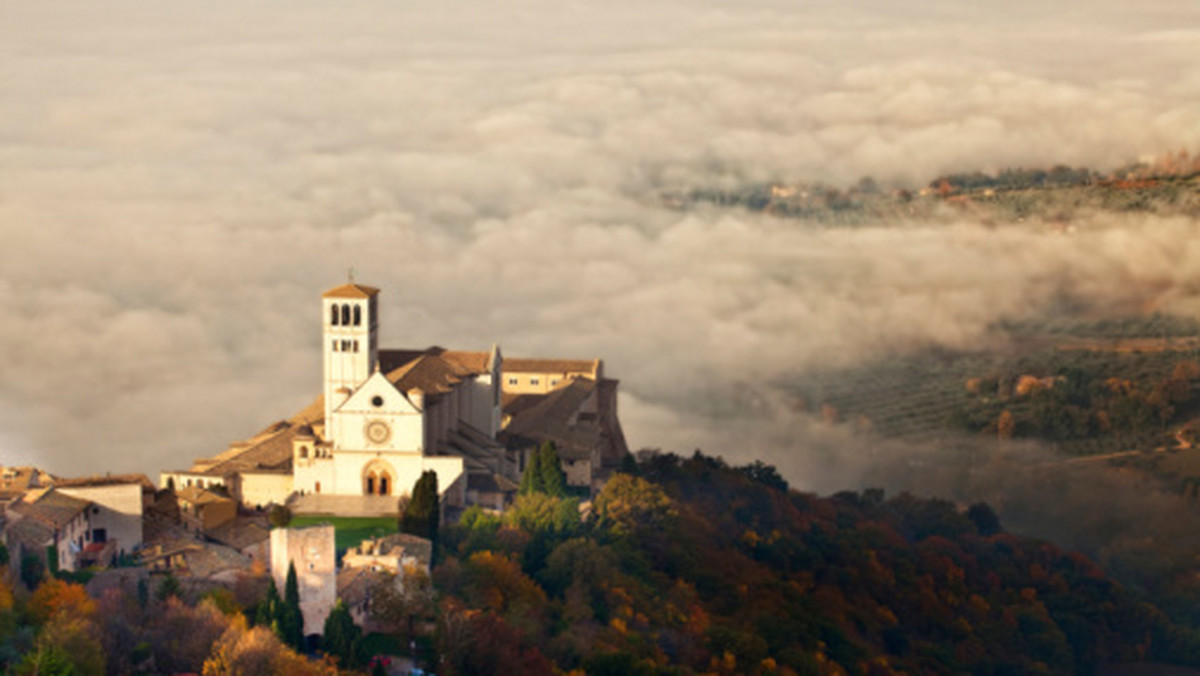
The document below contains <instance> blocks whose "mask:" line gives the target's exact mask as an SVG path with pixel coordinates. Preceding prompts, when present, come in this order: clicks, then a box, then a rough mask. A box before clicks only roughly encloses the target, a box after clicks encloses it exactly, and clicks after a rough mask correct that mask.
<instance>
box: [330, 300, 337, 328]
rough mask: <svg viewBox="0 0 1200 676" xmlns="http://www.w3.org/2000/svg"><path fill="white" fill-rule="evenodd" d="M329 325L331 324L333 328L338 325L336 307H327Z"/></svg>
mask: <svg viewBox="0 0 1200 676" xmlns="http://www.w3.org/2000/svg"><path fill="white" fill-rule="evenodd" d="M329 323H330V324H333V325H334V326H337V325H338V306H337V305H330V306H329Z"/></svg>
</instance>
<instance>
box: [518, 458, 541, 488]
mask: <svg viewBox="0 0 1200 676" xmlns="http://www.w3.org/2000/svg"><path fill="white" fill-rule="evenodd" d="M541 461H542V455H541V451H537V450H535V451H533V452H532V453H530V454H529V464H527V465H525V473H524V474H522V475H521V487H520V488H519V489H517V495H529V494H531V493H541V492H543V491H544V490H545V487H544V486H543V485H542V462H541Z"/></svg>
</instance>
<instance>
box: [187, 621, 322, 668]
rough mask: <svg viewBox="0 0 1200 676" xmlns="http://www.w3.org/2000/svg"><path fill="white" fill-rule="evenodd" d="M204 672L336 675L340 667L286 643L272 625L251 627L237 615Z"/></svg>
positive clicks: (214, 650)
mask: <svg viewBox="0 0 1200 676" xmlns="http://www.w3.org/2000/svg"><path fill="white" fill-rule="evenodd" d="M201 673H202V674H203V676H242V675H244V674H287V675H288V676H336V674H337V673H338V671H337V667H336V666H334V665H333V664H330V663H328V662H320V661H312V660H309V659H307V658H305V657H304V656H302V655H298V654H296V653H295V652H294V651H293V650H291V649H290V648H288V647H287V646H286V645H284V644H283V643H282V642H281V641H280V640H279V637H278V636H276V635H275V634H274V632H272V631H271V630H270V629H269V628H267V627H262V626H255V627H254V628H252V629H247V627H246V623H245V621H244V620H243V619H242V618H234V621H233V622H231V623H230V626H229V628H228V629H227V630H226V631H225V633H224V634H222V635H221V638H220V639H219V640H218V641H217V642H216V643H215V644H214V645H213V649H212V653H211V654H210V655H209V657H208V659H206V660H205V661H204V666H203V670H202V672H201Z"/></svg>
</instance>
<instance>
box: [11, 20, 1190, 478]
mask: <svg viewBox="0 0 1200 676" xmlns="http://www.w3.org/2000/svg"><path fill="white" fill-rule="evenodd" d="M1197 25H1200V6H1198V5H1196V4H1195V3H1192V2H1170V1H1154V2H1148V3H1140V4H1138V5H1137V6H1136V7H1135V6H1134V5H1131V4H1130V3H1124V2H1122V3H1117V2H1078V1H1072V2H1063V3H1055V5H1054V6H1049V7H1047V6H1045V5H1044V3H1035V2H1013V3H1006V4H1004V5H1003V6H999V5H990V6H981V5H977V4H974V3H962V2H957V1H951V0H943V1H929V2H883V1H871V0H857V1H854V2H847V3H823V2H807V1H805V2H795V1H791V2H783V1H779V2H753V3H732V2H723V1H718V0H690V1H684V0H667V1H666V2H658V3H651V4H647V3H637V2H631V1H629V0H614V1H611V2H604V3H599V2H583V1H579V0H575V1H572V0H568V1H566V2H545V1H544V0H514V1H512V2H506V3H485V2H480V1H479V0H457V1H452V2H425V1H420V2H417V1H412V0H349V1H347V2H339V3H323V2H315V1H311V0H250V1H248V2H233V1H232V0H215V1H205V2H201V1H199V0H179V1H174V2H159V1H156V0H155V1H152V0H113V1H111V2H103V3H96V2H86V1H84V0H46V1H44V2H38V3H4V4H3V5H2V6H0V234H2V235H3V240H2V242H3V243H2V245H0V463H3V464H16V463H34V464H37V465H39V466H42V467H45V468H46V469H49V470H51V471H53V472H59V473H63V474H82V473H87V472H103V471H142V472H146V473H149V474H151V476H152V477H153V476H154V475H155V473H156V472H157V471H158V470H160V469H171V468H180V467H185V466H187V465H189V464H190V462H191V460H192V459H193V458H195V457H199V456H207V455H211V454H213V453H215V452H218V451H220V450H222V449H223V448H224V445H225V444H226V443H228V442H229V441H231V440H234V439H237V438H241V437H244V436H247V435H248V434H250V433H252V432H254V431H256V430H257V429H259V428H261V427H263V426H265V425H266V424H268V423H269V422H271V421H273V420H277V419H280V418H284V417H287V416H288V415H290V414H291V413H292V412H294V411H295V410H296V409H298V408H299V407H301V406H303V405H304V404H306V403H307V402H308V401H310V400H311V399H312V398H313V397H314V396H315V395H316V393H317V392H318V389H319V378H320V366H319V364H320V362H319V337H320V335H319V328H318V327H319V321H320V316H319V304H318V297H319V294H320V293H321V291H323V290H324V289H326V288H328V287H331V286H334V285H337V284H339V283H342V282H343V281H345V279H346V276H347V271H348V269H350V268H353V270H354V273H355V277H356V279H357V280H358V281H360V282H362V283H366V284H370V285H374V286H378V287H380V288H382V289H383V296H382V298H381V313H382V315H383V317H382V332H381V333H382V342H383V344H384V346H387V347H419V346H425V345H431V344H441V345H445V346H447V347H454V348H461V349H487V348H489V347H490V346H491V344H492V343H499V344H500V345H501V347H502V349H503V350H504V351H505V353H506V354H508V355H512V356H542V355H545V356H563V357H592V356H600V357H603V358H604V359H605V360H606V364H607V367H608V370H609V373H610V374H611V375H613V376H615V377H618V378H620V379H621V381H622V384H621V388H622V399H621V407H622V408H621V415H622V419H623V421H624V424H625V428H626V433H627V436H628V437H629V440H630V444H631V446H633V447H634V448H638V447H642V446H649V447H660V448H663V449H665V450H674V451H681V452H690V451H691V449H693V448H703V449H704V450H706V451H708V452H712V453H720V454H723V455H725V456H726V457H727V458H730V459H732V460H734V461H739V462H741V461H748V460H750V459H753V458H763V459H766V460H767V461H769V462H774V463H776V464H778V465H779V466H780V468H781V469H782V470H783V471H784V473H785V475H786V476H787V477H788V478H789V479H790V480H792V481H793V482H794V483H795V484H796V485H797V486H800V487H803V488H807V489H812V490H818V491H821V492H828V491H832V490H836V489H839V488H843V487H846V486H853V485H855V484H856V482H857V481H858V480H859V479H858V477H859V472H860V470H861V469H862V466H863V465H864V464H869V463H870V462H871V460H870V456H869V455H866V456H864V455H862V454H861V453H860V452H859V451H856V450H853V449H857V448H862V447H863V445H862V444H860V443H856V442H855V441H854V440H852V439H850V438H849V436H848V435H849V433H848V432H846V431H845V430H841V429H836V428H835V429H829V428H825V427H822V426H819V425H815V424H814V423H813V422H812V421H810V420H807V419H805V418H802V417H796V416H795V415H793V414H791V413H789V412H788V409H787V407H786V406H782V407H780V406H768V407H766V408H765V409H764V410H762V411H759V412H758V413H756V414H754V415H750V414H747V415H746V416H745V417H744V418H736V419H732V420H731V419H729V418H728V417H722V418H720V419H715V418H714V417H713V416H711V415H710V412H711V411H713V410H714V409H720V408H721V402H722V400H724V399H730V398H733V397H736V396H737V393H738V392H744V391H745V390H746V388H750V389H754V388H755V387H757V386H760V385H762V386H765V385H766V384H769V383H771V382H773V381H774V380H775V379H777V378H779V377H780V376H787V377H803V374H804V373H805V371H806V370H807V369H810V368H812V367H814V366H821V367H824V368H827V367H829V366H831V365H849V364H853V363H857V362H859V361H861V360H870V359H878V358H881V357H886V356H887V355H890V354H902V353H903V352H904V351H906V350H911V349H919V348H922V347H926V346H929V345H940V346H947V347H951V348H970V347H972V346H977V345H979V344H980V342H981V341H985V340H987V337H988V327H989V325H991V324H992V323H994V322H995V321H997V320H998V319H1003V318H1009V317H1022V316H1028V315H1033V314H1037V313H1039V312H1044V311H1046V309H1047V308H1049V307H1052V306H1053V305H1054V303H1057V302H1060V301H1061V300H1062V299H1063V298H1070V299H1073V300H1075V301H1079V302H1082V303H1085V304H1091V305H1096V306H1102V305H1104V304H1112V305H1113V306H1121V307H1136V308H1152V309H1156V310H1161V311H1165V312H1178V313H1183V314H1189V315H1191V314H1196V313H1197V312H1200V238H1197V237H1196V223H1194V222H1193V221H1190V220H1187V219H1163V218H1155V219H1133V218H1130V219H1113V218H1106V219H1099V220H1096V221H1091V222H1086V223H1076V224H1075V226H1076V227H1075V230H1074V232H1073V233H1070V234H1066V233H1064V232H1061V231H1059V230H1054V229H1049V228H1045V227H1042V226H1040V225H1039V224H1036V223H1029V224H1022V225H1012V226H1007V227H1000V228H990V227H986V226H985V225H982V224H979V223H973V222H970V221H969V220H964V221H962V222H959V223H953V224H946V223H921V222H911V223H886V224H884V223H881V224H877V225H867V226H864V227H858V228H853V229H843V228H829V227H818V226H815V225H811V224H801V223H796V222H791V221H784V220H780V219H774V218H770V217H765V216H761V215H753V214H750V213H748V212H742V211H737V210H721V209H716V208H700V209H693V210H686V211H679V210H672V209H669V208H666V207H664V206H663V205H662V203H661V200H660V199H659V196H660V195H662V194H663V193H664V192H667V191H676V190H688V189H691V188H696V187H736V186H741V185H746V184H749V183H753V182H766V181H785V182H797V181H823V182H825V183H829V184H834V185H848V184H850V183H853V182H854V181H856V180H858V179H859V178H860V177H862V176H865V175H870V176H873V177H875V179H876V180H878V181H879V182H880V184H881V185H884V186H887V187H892V186H920V185H923V184H925V183H927V182H928V181H929V180H930V179H931V178H932V177H934V176H936V175H938V174H939V173H941V172H948V171H959V170H975V169H981V170H991V169H999V168H1003V167H1006V166H1043V165H1050V164H1054V163H1066V164H1071V165H1089V166H1093V167H1097V168H1101V169H1105V168H1112V167H1114V166H1117V165H1119V164H1122V163H1124V162H1126V161H1128V160H1131V159H1137V158H1138V157H1142V156H1148V155H1157V154H1159V153H1162V152H1166V151H1175V150H1178V149H1180V148H1188V149H1190V150H1197V149H1200V125H1197V124H1196V121H1197V119H1200V70H1197V69H1196V68H1195V64H1196V63H1197V60H1198V57H1200V31H1197V30H1194V29H1189V28H1181V27H1187V26H1197ZM763 396H768V395H763ZM735 408H736V407H735ZM847 449H851V450H847Z"/></svg>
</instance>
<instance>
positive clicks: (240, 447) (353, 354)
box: [161, 283, 624, 516]
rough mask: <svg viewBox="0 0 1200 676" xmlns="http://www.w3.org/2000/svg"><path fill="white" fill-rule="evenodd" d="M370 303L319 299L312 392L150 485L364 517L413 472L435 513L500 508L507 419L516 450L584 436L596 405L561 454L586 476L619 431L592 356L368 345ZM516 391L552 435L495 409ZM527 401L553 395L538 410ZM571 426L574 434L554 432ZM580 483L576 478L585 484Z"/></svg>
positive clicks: (375, 307)
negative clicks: (518, 428)
mask: <svg viewBox="0 0 1200 676" xmlns="http://www.w3.org/2000/svg"><path fill="white" fill-rule="evenodd" d="M379 295H380V291H379V289H376V288H373V287H369V286H363V285H359V284H354V283H350V284H344V285H342V286H338V287H336V288H333V289H330V290H329V291H326V292H325V293H324V294H323V295H322V297H321V331H322V349H321V352H322V372H323V388H322V393H321V394H320V396H318V397H317V398H316V399H315V400H314V401H313V402H312V403H311V404H310V405H308V406H307V407H305V408H304V409H303V410H302V411H300V412H298V413H297V414H295V415H294V416H292V417H291V418H288V419H286V420H281V421H278V422H276V423H272V424H271V425H269V426H267V427H266V428H264V429H263V430H262V431H261V432H259V433H258V434H256V435H254V436H252V437H251V438H249V439H246V440H244V441H241V442H237V443H235V444H232V445H230V447H229V448H228V449H226V450H225V451H223V452H221V453H219V454H217V455H216V456H213V457H211V458H202V459H199V460H196V461H195V462H194V463H193V464H192V466H191V467H190V468H189V469H186V470H175V471H168V472H163V474H162V480H161V485H162V486H163V487H168V488H173V489H175V490H181V489H184V488H187V487H197V488H211V487H213V486H224V488H225V490H226V491H227V492H228V493H229V494H230V496H231V497H233V498H234V499H236V500H237V501H239V502H240V503H242V504H243V505H245V506H248V507H263V506H266V505H268V504H272V503H275V504H284V503H287V504H289V505H290V506H291V507H292V509H293V511H296V512H299V513H322V514H337V515H347V516H349V515H364V516H365V515H377V514H389V513H395V511H396V509H397V501H396V496H399V495H401V494H403V493H407V492H409V491H411V490H412V487H413V485H414V484H415V483H416V481H417V479H418V478H419V477H420V476H421V474H422V473H423V472H426V471H433V472H435V473H436V474H437V476H438V490H439V492H440V493H441V497H442V501H443V504H444V505H445V506H447V507H449V508H458V507H464V506H466V505H469V504H484V505H486V506H489V507H496V508H500V507H503V505H504V504H505V503H506V502H507V501H508V500H510V499H511V497H512V495H513V494H514V493H515V491H516V488H517V486H518V482H519V480H520V473H521V471H522V468H523V466H524V459H525V458H524V456H525V454H526V453H527V452H528V449H527V447H526V446H523V445H521V443H518V444H509V445H506V443H505V439H506V438H505V436H504V435H503V434H502V433H503V427H504V424H505V422H506V420H520V421H521V424H522V426H523V427H522V429H523V430H524V431H523V434H522V436H521V437H520V440H521V441H522V443H524V442H525V441H528V440H530V439H534V440H537V439H541V437H539V436H538V435H542V436H545V435H544V434H543V433H547V434H548V433H549V432H551V431H552V432H554V433H555V434H560V435H562V436H563V437H564V439H566V438H567V437H570V438H571V439H575V437H582V436H586V435H588V434H591V431H589V430H590V428H589V427H588V425H587V424H586V423H588V420H589V418H588V416H592V417H593V418H595V417H596V416H598V415H599V416H601V417H603V416H604V415H607V414H604V413H602V409H603V411H608V412H609V413H610V414H611V415H610V416H609V417H611V419H612V422H613V425H610V426H609V427H608V428H605V429H603V430H599V431H597V432H596V433H595V435H596V436H598V437H603V436H604V434H605V433H608V436H607V437H605V438H604V439H600V440H599V441H595V443H591V442H588V441H586V440H584V441H574V442H572V444H569V446H570V448H571V449H572V450H571V452H573V453H574V452H576V451H575V450H574V449H576V448H584V447H587V450H586V451H583V450H580V451H578V454H580V455H581V458H582V456H583V455H587V464H586V467H588V468H592V467H595V468H599V466H600V465H601V464H602V461H603V457H604V452H599V453H598V454H597V453H593V452H592V449H593V448H600V449H605V448H608V447H607V446H605V441H606V440H611V439H613V438H616V437H619V434H616V435H614V434H612V433H611V432H612V428H613V426H614V425H615V429H616V431H617V432H618V433H619V425H616V424H615V412H616V408H615V401H616V397H615V387H616V381H610V380H606V379H605V378H604V375H603V362H601V360H599V359H595V360H558V359H546V360H536V359H523V360H506V359H505V358H504V357H503V356H502V355H501V352H500V348H499V347H498V346H493V347H492V348H491V349H490V350H487V351H474V352H472V351H457V350H447V349H445V348H441V347H431V348H426V349H417V350H412V349H407V350H387V349H381V348H380V347H379V337H378V334H379ZM585 381H586V382H587V383H591V385H590V386H586V385H585V384H584V383H585ZM580 388H582V389H588V392H589V393H590V395H589V396H586V397H584V398H583V399H582V400H579V401H578V402H576V403H578V405H579V406H583V407H587V406H589V405H590V406H591V409H589V411H580V412H578V413H579V415H571V414H570V413H561V409H562V407H563V406H564V405H565V404H566V403H570V402H574V401H576V399H577V397H575V396H574V393H575V392H576V390H577V389H580ZM606 388H607V389H606ZM560 390H568V391H569V393H568V394H567V395H564V394H562V393H560ZM606 392H607V393H611V397H610V399H611V406H609V407H608V408H604V406H602V405H601V404H600V403H599V398H598V397H602V396H603V395H604V393H606ZM521 396H523V397H525V399H524V400H523V401H524V402H525V403H526V404H528V405H529V408H530V409H531V410H532V409H536V411H535V413H536V412H543V411H548V410H552V411H553V412H554V413H555V416H557V417H555V418H554V419H555V420H558V419H559V418H561V419H562V421H563V425H566V427H565V428H562V429H560V427H561V425H560V426H558V427H556V426H554V425H551V424H550V423H549V422H546V423H545V424H541V425H540V426H539V424H535V419H536V420H543V421H548V420H549V418H547V416H546V415H543V414H541V413H538V415H536V416H535V415H534V414H529V415H526V416H524V417H520V416H517V415H506V411H505V406H504V404H505V401H512V400H514V398H516V397H521ZM539 397H540V398H546V397H550V398H551V399H552V400H553V401H552V402H550V403H547V404H545V405H544V406H541V407H540V408H538V407H537V406H535V405H534V401H535V400H538V398H539ZM588 402H591V403H590V404H589V403H588ZM605 402H608V400H605ZM581 416H582V417H581ZM580 421H582V422H583V423H585V424H584V425H583V427H581V428H580V429H578V430H575V431H573V432H572V430H571V429H568V428H570V427H571V426H572V425H574V426H578V425H579V423H580ZM551 428H553V429H551ZM547 438H548V437H547ZM623 443H624V442H623V437H621V440H620V443H619V444H617V447H619V448H621V449H623V448H624V446H623ZM589 444H590V445H589ZM610 446H612V444H610ZM609 450H610V451H611V449H609ZM570 462H575V461H574V460H572V461H570ZM618 462H619V460H618ZM584 466H585V465H584V464H580V465H579V467H580V470H579V472H583V471H584V470H583V468H584ZM589 471H590V470H589ZM580 476H581V477H582V475H580ZM591 479H592V477H591V476H589V477H587V478H586V479H585V478H577V479H576V481H577V482H582V485H589V484H590V483H591Z"/></svg>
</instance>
